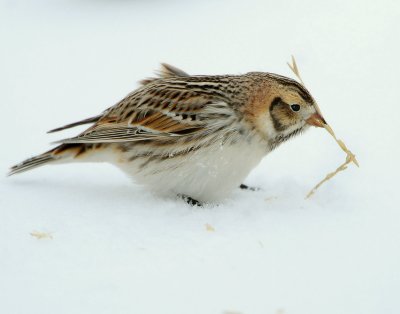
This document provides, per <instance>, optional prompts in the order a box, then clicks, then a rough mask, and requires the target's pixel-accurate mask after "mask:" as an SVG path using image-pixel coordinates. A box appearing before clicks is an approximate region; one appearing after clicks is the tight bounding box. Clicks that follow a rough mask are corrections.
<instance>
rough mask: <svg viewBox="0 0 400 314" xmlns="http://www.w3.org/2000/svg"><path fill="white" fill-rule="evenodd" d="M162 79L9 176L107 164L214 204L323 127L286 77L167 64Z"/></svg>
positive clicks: (158, 188) (161, 189) (193, 200)
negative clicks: (271, 157)
mask: <svg viewBox="0 0 400 314" xmlns="http://www.w3.org/2000/svg"><path fill="white" fill-rule="evenodd" d="M158 74H159V77H156V78H150V79H146V80H143V81H141V85H142V86H141V87H140V88H138V89H136V90H135V91H133V92H132V93H130V94H129V95H127V96H126V97H125V98H124V99H122V100H121V101H120V102H119V103H117V104H116V105H114V106H112V107H110V108H108V109H107V110H105V111H104V112H103V113H102V114H100V115H97V116H95V117H92V118H88V119H85V120H82V121H78V122H75V123H71V124H68V125H65V126H63V127H60V128H57V129H54V130H51V131H49V132H56V131H61V130H64V129H67V128H71V127H74V126H77V125H82V124H92V125H91V126H90V127H89V128H88V129H87V130H86V131H84V132H82V133H81V134H79V135H78V136H76V137H72V138H67V139H64V140H61V141H58V143H60V145H59V146H57V147H55V148H53V149H52V150H50V151H48V152H45V153H43V154H41V155H38V156H36V157H33V158H30V159H27V160H25V161H23V162H22V163H20V164H18V165H15V166H13V167H12V168H11V171H10V173H9V174H10V175H12V174H16V173H20V172H23V171H26V170H29V169H32V168H36V167H38V166H42V165H45V164H58V163H66V162H79V161H104V162H110V163H112V164H114V165H116V166H118V167H119V168H120V169H122V170H123V171H124V172H126V173H128V174H129V175H130V176H132V177H134V178H135V179H136V180H137V182H138V183H140V184H143V185H146V186H148V187H149V188H150V189H151V190H153V191H155V192H157V193H159V194H162V195H174V196H176V195H179V196H182V197H184V198H185V199H186V200H187V201H188V202H189V203H190V204H200V203H202V202H216V201H219V200H221V199H223V198H225V197H227V196H228V195H229V193H230V192H231V191H232V190H233V189H235V188H237V187H241V188H247V186H245V185H243V184H242V182H243V180H244V179H245V178H246V176H247V175H248V174H249V172H250V171H251V170H252V169H253V168H254V167H255V166H257V164H258V163H259V162H260V161H261V159H262V158H263V157H264V156H265V155H267V154H268V153H269V152H270V151H272V150H273V149H274V148H276V147H277V146H279V145H280V144H281V143H283V142H285V141H286V140H288V139H290V138H292V137H293V136H295V135H298V134H300V133H302V132H303V131H305V130H306V129H307V128H308V127H309V126H310V125H313V126H322V125H323V124H324V123H326V122H325V121H324V119H323V118H322V116H321V115H320V114H319V112H318V109H317V107H316V104H315V101H314V99H313V97H312V96H311V95H310V93H309V92H308V91H307V90H306V89H305V87H304V86H303V85H301V84H299V83H298V82H296V81H294V80H292V79H290V78H287V77H284V76H280V75H277V74H272V73H263V72H251V73H247V74H244V75H217V76H205V75H195V76H192V75H189V74H187V73H185V72H183V71H182V70H179V69H177V68H175V67H173V66H170V65H167V64H163V65H162V68H161V71H160V72H159V73H158Z"/></svg>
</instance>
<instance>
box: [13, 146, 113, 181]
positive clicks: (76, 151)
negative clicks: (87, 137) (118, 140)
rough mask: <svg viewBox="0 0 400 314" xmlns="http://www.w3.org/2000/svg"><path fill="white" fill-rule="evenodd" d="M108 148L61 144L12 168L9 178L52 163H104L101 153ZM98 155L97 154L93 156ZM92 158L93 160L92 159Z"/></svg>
mask: <svg viewBox="0 0 400 314" xmlns="http://www.w3.org/2000/svg"><path fill="white" fill-rule="evenodd" d="M104 147H106V145H104V144H100V143H99V144H75V143H74V144H61V145H59V146H57V147H55V148H53V149H52V150H49V151H47V152H45V153H43V154H41V155H38V156H35V157H32V158H29V159H26V160H24V161H23V162H21V163H19V164H17V165H15V166H12V167H11V168H10V172H9V173H8V175H9V176H11V175H14V174H17V173H21V172H25V171H27V170H31V169H34V168H37V167H40V166H43V165H47V164H50V163H55V162H57V163H64V162H71V161H102V159H101V158H93V156H98V155H99V154H98V153H99V152H100V151H102V149H103V148H104ZM92 153H97V154H92ZM91 157H92V158H91Z"/></svg>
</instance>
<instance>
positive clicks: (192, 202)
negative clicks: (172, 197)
mask: <svg viewBox="0 0 400 314" xmlns="http://www.w3.org/2000/svg"><path fill="white" fill-rule="evenodd" d="M179 197H181V198H182V199H183V200H184V201H185V202H186V203H188V204H189V205H190V206H199V207H203V204H202V203H200V202H199V201H198V200H195V199H194V198H191V197H190V196H186V195H179Z"/></svg>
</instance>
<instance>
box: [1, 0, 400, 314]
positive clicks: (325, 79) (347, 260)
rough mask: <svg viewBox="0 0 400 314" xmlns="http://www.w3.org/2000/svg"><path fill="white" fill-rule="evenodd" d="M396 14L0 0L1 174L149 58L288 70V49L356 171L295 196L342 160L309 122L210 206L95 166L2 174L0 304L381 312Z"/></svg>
mask: <svg viewBox="0 0 400 314" xmlns="http://www.w3.org/2000/svg"><path fill="white" fill-rule="evenodd" d="M399 14H400V4H399V2H398V1H390V0H385V1H379V2H378V1H372V0H370V1H360V0H357V1H330V2H321V1H312V0H303V1H298V2H296V1H293V2H288V1H275V2H269V1H253V0H248V1H227V0H225V1H202V2H200V1H197V2H194V1H193V2H192V1H179V0H174V1H106V0H102V1H90V0H86V1H67V0H60V1H50V0H48V1H46V0H42V1H27V0H26V1H22V0H19V1H17V0H15V1H11V0H1V1H0V23H1V24H0V38H1V47H2V48H1V49H0V62H1V65H0V68H1V71H0V86H1V89H0V90H1V96H0V100H1V101H0V106H1V109H2V110H1V112H2V124H1V125H2V126H1V130H2V134H3V137H2V143H3V149H2V154H1V159H0V169H2V171H3V173H4V174H5V173H6V172H7V169H8V167H9V166H11V165H12V164H14V163H16V162H19V161H21V160H22V159H24V158H26V157H29V156H31V155H34V154H36V153H40V152H42V151H44V150H47V149H48V148H49V145H48V142H51V141H54V140H57V139H60V138H62V137H67V136H69V135H73V134H76V133H77V132H78V131H79V128H78V129H75V130H72V131H67V132H64V134H57V133H56V134H45V131H47V130H49V129H52V128H54V127H58V126H60V125H64V124H66V123H69V122H73V121H75V120H79V119H83V118H86V117H89V116H91V115H95V114H97V113H99V112H100V111H102V110H103V109H105V108H107V107H108V106H111V105H112V104H113V103H115V102H116V101H118V100H119V99H120V98H122V97H123V96H124V95H125V94H127V93H128V92H130V91H131V90H133V89H134V88H135V87H136V86H137V85H136V82H137V81H139V80H140V79H143V78H145V77H148V76H151V74H152V71H153V70H154V69H155V68H157V66H158V63H159V62H168V63H171V64H173V65H176V66H178V67H180V68H182V69H183V70H185V71H187V72H189V73H193V74H222V73H245V72H248V71H254V70H256V71H271V72H275V73H279V74H283V75H287V76H292V74H291V73H290V70H289V68H288V67H287V65H286V63H285V62H286V61H289V59H290V54H292V53H293V54H295V56H296V57H297V61H298V64H299V67H300V70H301V71H302V74H303V79H304V80H305V82H306V84H307V86H308V87H309V89H310V90H311V91H312V93H313V95H314V97H315V98H316V99H317V100H318V102H319V104H320V107H321V110H322V111H323V113H324V115H325V118H326V119H327V120H328V122H329V123H330V124H331V125H332V127H333V129H334V130H335V131H336V133H337V135H338V137H339V138H342V139H344V140H345V142H346V144H347V145H348V146H349V148H350V149H351V150H352V151H353V152H355V153H356V155H357V157H358V160H359V162H360V165H361V167H360V168H359V169H357V168H355V167H353V166H350V167H349V169H348V170H346V171H345V172H343V173H341V174H339V175H338V176H337V177H336V178H334V179H333V180H331V181H329V182H328V183H327V184H325V185H324V186H323V187H321V189H320V190H319V191H318V192H317V193H316V195H315V196H314V197H313V198H312V199H310V200H305V199H304V196H305V195H306V193H307V192H308V191H309V189H310V188H311V187H312V186H313V185H314V184H315V183H317V182H318V181H319V180H320V179H322V177H323V176H324V175H325V174H326V173H327V172H329V171H331V170H333V169H335V168H336V167H337V166H338V165H339V164H340V163H341V162H342V161H343V159H344V157H345V156H344V154H343V153H342V152H341V150H340V149H339V147H338V146H337V145H336V143H335V142H334V141H333V139H332V138H331V137H330V136H329V135H328V134H327V133H326V132H325V131H324V130H322V129H313V130H311V131H309V132H307V133H306V134H304V135H303V136H301V137H298V138H296V139H294V140H292V141H291V142H290V143H287V144H284V145H283V146H281V147H279V149H277V150H276V151H274V152H273V153H272V154H271V155H269V156H267V157H266V158H265V159H264V160H263V162H262V163H261V164H260V165H259V166H258V167H257V168H256V169H255V170H254V171H253V172H252V173H251V175H250V176H249V178H248V179H247V180H246V182H245V183H246V184H249V185H251V186H258V187H260V188H261V190H260V191H257V192H251V191H241V190H238V191H237V192H236V193H235V194H234V195H232V197H231V198H230V199H228V200H226V202H224V203H223V204H220V205H219V206H208V207H204V208H197V207H194V208H191V207H189V206H188V205H186V204H184V203H183V202H181V201H178V200H168V199H159V198H155V197H154V196H152V195H151V194H150V193H149V192H147V191H144V190H142V189H141V188H140V187H139V186H138V185H135V184H134V183H132V182H130V180H129V179H128V178H127V177H126V176H124V175H123V174H122V173H120V172H119V170H118V169H116V168H113V167H112V166H110V165H106V164H75V165H73V164H71V165H60V166H54V167H50V166H49V167H43V168H41V169H38V170H35V171H32V172H29V173H26V174H23V175H20V176H15V177H10V178H6V177H5V176H4V177H2V178H1V179H0V185H1V187H0V313H41V314H47V313H59V314H60V313H96V314H100V313H141V314H147V313H164V314H169V313H171V314H181V313H182V314H186V313H202V314H204V313H219V314H221V313H241V314H265V313H280V314H291V313H293V314H294V313H296V314H301V313H304V314H314V313H315V314H317V313H318V314H320V313H324V314H329V313H332V314H333V313H335V314H336V313H351V314H358V313H360V314H368V313H385V314H390V313H399V312H400V298H399V291H400V266H399V265H400V229H399V221H400V220H399V219H400V211H399V208H398V207H399V205H398V204H399V203H400V196H399V195H400V193H399V192H398V191H397V188H398V186H399V183H398V182H399V181H398V180H399V174H400V173H399V163H398V160H399V153H400V146H399V145H398V143H399V142H398V138H399V131H398V115H399V114H400V109H399V107H400V104H399V98H398V89H399V79H398V77H399V75H398V73H399V70H400V67H399V63H398V62H397V60H398V56H399V54H400V43H399V40H398V38H399V35H400V31H399V30H400V29H399V25H398V16H399ZM210 227H211V228H210ZM212 229H214V231H213V230H212ZM32 232H46V233H50V234H51V236H52V239H50V238H42V239H37V238H35V237H33V236H31V235H30V233H32Z"/></svg>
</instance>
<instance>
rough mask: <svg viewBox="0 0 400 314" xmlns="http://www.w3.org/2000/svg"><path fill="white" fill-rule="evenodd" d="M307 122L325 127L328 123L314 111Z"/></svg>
mask: <svg viewBox="0 0 400 314" xmlns="http://www.w3.org/2000/svg"><path fill="white" fill-rule="evenodd" d="M306 123H308V124H309V125H312V126H316V127H319V128H323V127H324V125H326V124H327V123H326V121H325V119H324V118H322V116H321V115H320V114H319V113H317V112H316V113H314V114H313V115H312V116H311V117H309V118H308V119H307V120H306Z"/></svg>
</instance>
